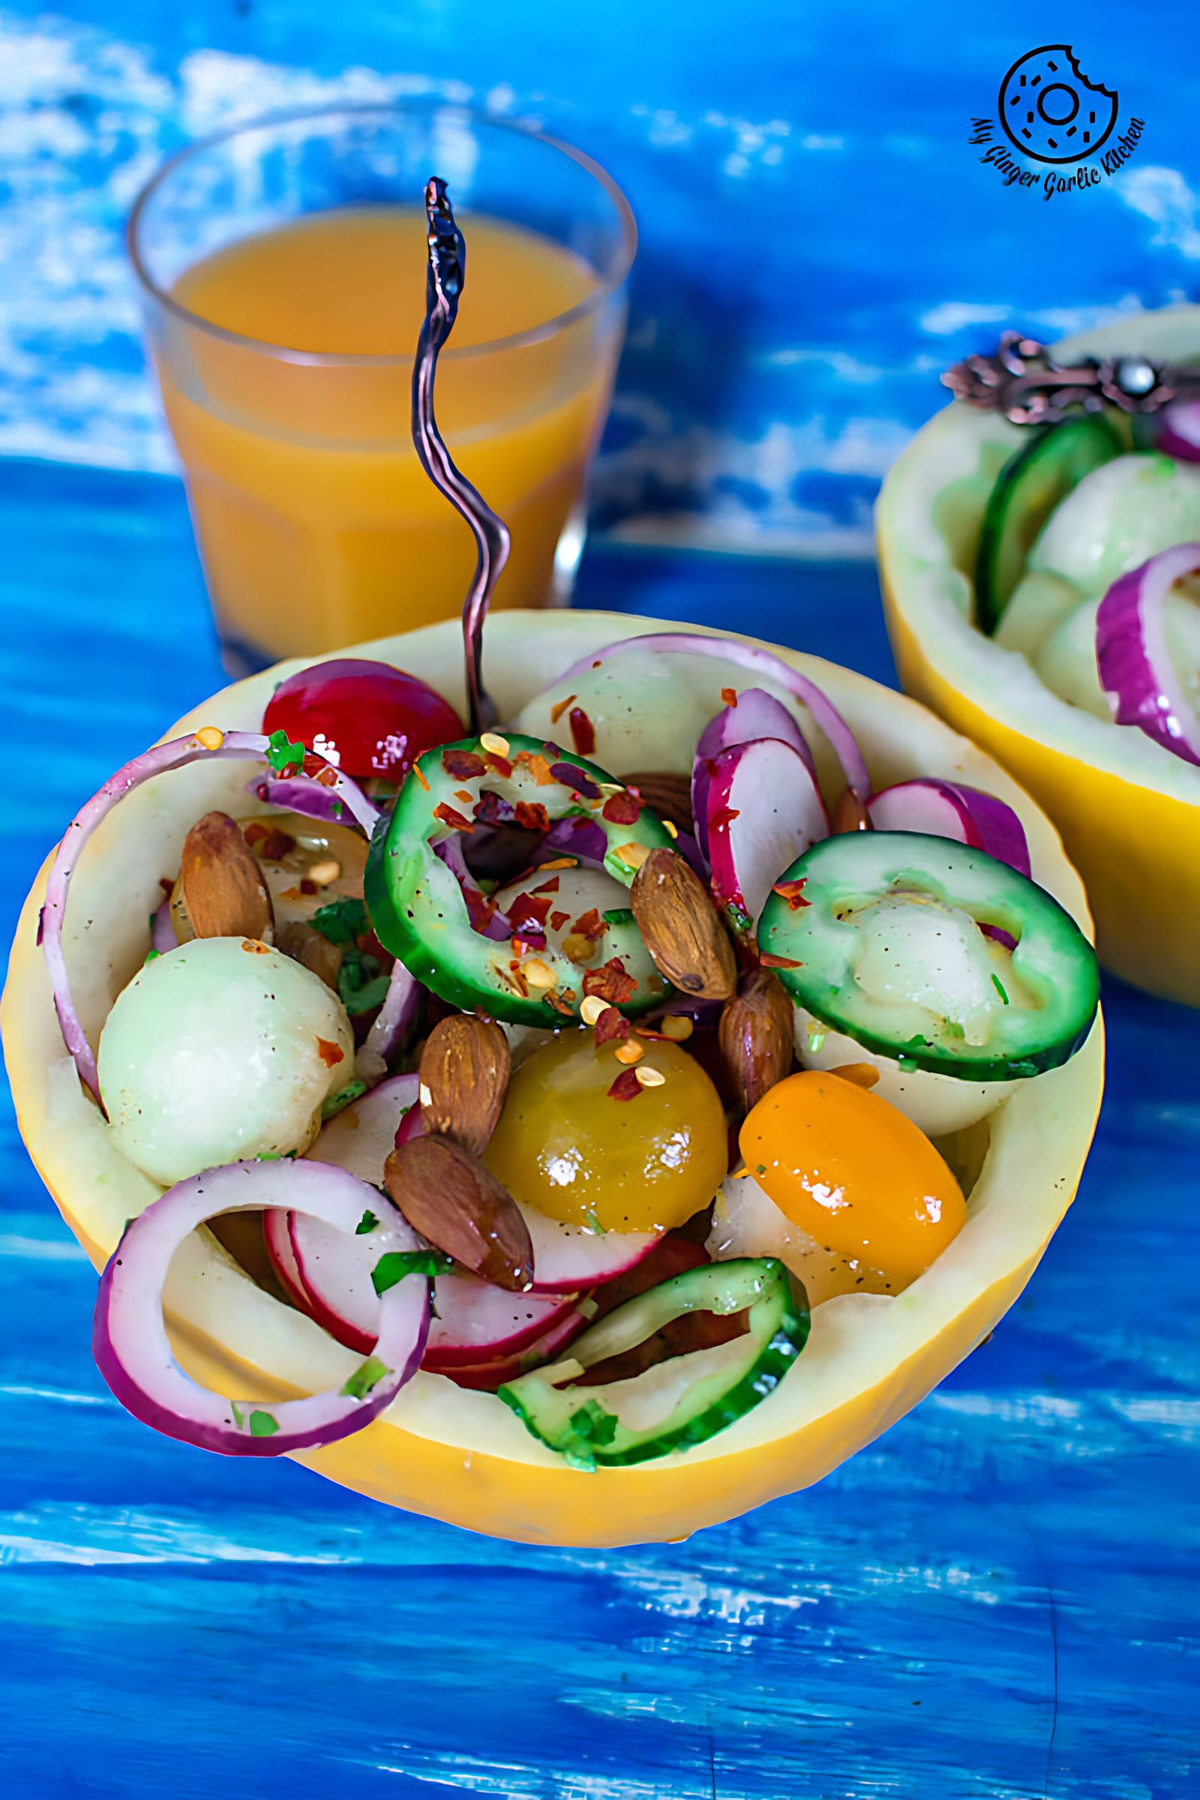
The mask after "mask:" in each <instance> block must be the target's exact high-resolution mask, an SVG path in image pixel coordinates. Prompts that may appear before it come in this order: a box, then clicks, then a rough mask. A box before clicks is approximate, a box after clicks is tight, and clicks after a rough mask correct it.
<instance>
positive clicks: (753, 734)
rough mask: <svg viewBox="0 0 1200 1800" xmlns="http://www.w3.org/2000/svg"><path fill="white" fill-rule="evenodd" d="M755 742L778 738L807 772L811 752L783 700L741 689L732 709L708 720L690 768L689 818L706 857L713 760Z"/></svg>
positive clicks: (763, 692) (764, 691) (758, 691)
mask: <svg viewBox="0 0 1200 1800" xmlns="http://www.w3.org/2000/svg"><path fill="white" fill-rule="evenodd" d="M756 738H779V739H780V740H781V741H782V742H783V743H785V744H790V745H791V746H792V749H793V750H798V751H799V752H800V754H801V756H802V757H803V758H804V760H805V761H806V762H807V763H808V766H809V768H810V769H813V773H814V775H815V773H816V770H815V768H814V767H813V759H812V752H811V750H810V749H809V747H808V744H807V743H806V741H805V738H804V733H803V732H802V731H801V729H800V727H799V726H798V725H797V723H796V721H795V719H793V717H792V715H791V713H790V712H789V711H788V709H787V707H786V706H785V705H784V704H783V702H782V700H776V698H775V696H774V694H768V693H767V691H766V689H765V688H743V689H742V691H741V693H740V694H739V695H738V697H737V700H736V701H735V703H734V704H733V705H732V706H726V707H725V708H723V710H722V711H721V712H719V713H718V714H717V715H716V717H715V718H714V719H710V720H709V722H708V724H707V725H706V726H705V727H704V730H703V731H702V732H701V733H700V741H699V743H698V744H697V745H696V760H695V762H694V763H693V765H692V816H693V818H694V819H695V821H696V842H697V843H698V844H699V846H700V849H701V851H702V852H703V854H704V855H705V856H707V855H708V786H709V781H710V779H711V776H710V768H711V765H712V762H713V759H714V757H717V756H719V755H720V754H721V752H722V750H729V749H732V747H733V745H734V744H749V743H753V741H754V740H755V739H756Z"/></svg>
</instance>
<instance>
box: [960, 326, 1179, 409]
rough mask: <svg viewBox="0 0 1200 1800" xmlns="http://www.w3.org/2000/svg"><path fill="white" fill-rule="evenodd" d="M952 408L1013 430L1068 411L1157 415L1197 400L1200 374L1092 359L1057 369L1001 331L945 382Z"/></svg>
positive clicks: (1034, 345) (1037, 347) (1039, 349)
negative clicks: (1000, 417)
mask: <svg viewBox="0 0 1200 1800" xmlns="http://www.w3.org/2000/svg"><path fill="white" fill-rule="evenodd" d="M942 383H943V385H944V386H945V387H948V388H949V389H950V391H951V393H952V394H953V395H954V397H955V399H956V400H965V401H966V403H967V405H968V406H977V407H979V408H980V409H982V410H985V411H988V412H1000V413H1003V414H1004V416H1005V418H1007V419H1011V421H1012V423H1013V424H1014V425H1056V424H1057V423H1058V421H1059V420H1060V419H1061V418H1063V417H1064V415H1065V414H1066V413H1067V411H1068V410H1069V409H1070V408H1071V407H1080V408H1082V410H1083V411H1084V412H1100V411H1101V410H1102V409H1103V408H1104V407H1106V406H1115V407H1118V408H1119V409H1120V411H1121V412H1127V413H1149V412H1157V411H1158V409H1159V407H1161V406H1166V405H1167V403H1168V401H1171V400H1178V399H1195V398H1200V369H1180V368H1174V367H1172V366H1170V365H1169V364H1166V363H1154V362H1151V361H1150V360H1149V358H1148V357H1145V356H1105V357H1095V356H1089V357H1085V358H1083V360H1082V361H1080V362H1077V363H1069V364H1068V363H1058V362H1056V361H1055V360H1054V358H1053V356H1051V354H1050V352H1049V351H1048V350H1047V349H1046V347H1045V345H1043V344H1039V343H1038V342H1037V340H1036V339H1035V338H1029V337H1024V336H1023V335H1022V333H1021V332H1019V331H1006V332H1004V334H1003V335H1002V337H1001V339H1000V348H999V349H998V350H997V351H996V352H995V354H994V355H993V356H968V357H967V358H966V359H965V360H964V361H963V362H960V363H955V364H954V367H953V368H951V369H947V370H946V373H945V374H944V375H943V376H942Z"/></svg>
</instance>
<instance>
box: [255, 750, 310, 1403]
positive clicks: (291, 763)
mask: <svg viewBox="0 0 1200 1800" xmlns="http://www.w3.org/2000/svg"><path fill="white" fill-rule="evenodd" d="M267 761H268V762H269V763H270V765H271V767H272V768H273V769H274V771H275V773H276V774H277V775H294V774H295V773H296V772H297V770H299V769H302V768H303V766H304V745H303V744H292V743H289V742H288V734H287V732H286V731H273V732H272V733H271V735H270V737H269V738H268V739H267ZM266 1416H267V1415H266V1414H265V1413H264V1414H263V1417H264V1418H266Z"/></svg>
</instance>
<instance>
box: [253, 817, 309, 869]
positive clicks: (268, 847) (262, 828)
mask: <svg viewBox="0 0 1200 1800" xmlns="http://www.w3.org/2000/svg"><path fill="white" fill-rule="evenodd" d="M242 835H243V837H244V838H245V840H246V842H247V843H248V844H249V845H251V846H252V847H253V846H254V845H257V846H258V853H259V855H260V856H261V857H262V859H263V861H264V862H282V861H283V859H284V857H285V856H287V855H288V853H289V852H290V851H292V850H294V849H295V848H296V840H295V838H294V837H289V836H288V834H287V832H286V831H280V830H279V828H278V826H276V825H263V824H261V823H259V822H258V821H257V820H256V821H254V822H253V823H252V824H250V825H247V826H246V829H245V831H244V832H243V833H242Z"/></svg>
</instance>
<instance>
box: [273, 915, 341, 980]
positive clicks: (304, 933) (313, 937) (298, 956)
mask: <svg viewBox="0 0 1200 1800" xmlns="http://www.w3.org/2000/svg"><path fill="white" fill-rule="evenodd" d="M276 943H277V946H278V948H279V949H280V950H282V951H283V954H284V955H285V956H290V957H291V958H292V960H293V961H294V962H298V963H303V965H304V967H305V968H306V969H311V970H312V972H313V974H314V975H319V976H320V978H321V980H322V981H323V982H324V983H325V985H326V987H331V988H332V989H333V991H334V993H335V994H336V993H337V978H338V970H339V969H340V968H341V966H342V958H343V956H345V954H346V952H345V950H344V948H343V947H342V945H340V944H331V943H330V941H329V939H328V938H327V937H326V936H325V934H324V932H321V931H318V930H317V929H316V928H315V926H312V925H301V924H292V925H285V926H283V928H282V929H281V931H280V933H279V936H278V938H277V940H276Z"/></svg>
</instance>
